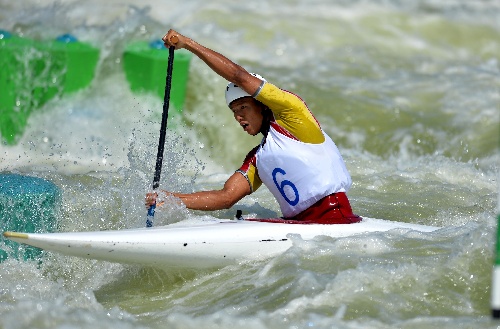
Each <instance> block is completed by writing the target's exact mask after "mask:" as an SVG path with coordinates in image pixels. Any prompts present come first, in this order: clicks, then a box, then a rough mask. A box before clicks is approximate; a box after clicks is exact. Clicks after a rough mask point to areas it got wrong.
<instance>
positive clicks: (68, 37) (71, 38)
mask: <svg viewBox="0 0 500 329" xmlns="http://www.w3.org/2000/svg"><path fill="white" fill-rule="evenodd" d="M56 40H57V41H59V42H65V43H70V42H77V41H78V39H77V38H76V37H75V36H74V35H72V34H69V33H67V34H63V35H60V36H58V37H57V38H56Z"/></svg>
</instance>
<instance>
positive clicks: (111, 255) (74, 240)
mask: <svg viewBox="0 0 500 329" xmlns="http://www.w3.org/2000/svg"><path fill="white" fill-rule="evenodd" d="M392 229H403V230H405V231H410V230H412V231H420V232H432V231H434V230H437V229H438V227H432V226H424V225H417V224H410V223H402V222H393V221H387V220H381V219H372V218H363V220H362V221H361V222H359V223H354V224H336V225H323V224H308V225H300V224H283V223H268V222H258V221H247V220H216V219H211V220H201V221H199V222H198V223H196V224H193V221H187V223H184V222H179V223H175V224H171V225H166V226H158V227H152V228H138V229H125V230H115V231H98V232H71V233H17V232H5V233H4V236H5V237H6V238H8V239H11V240H13V241H16V242H20V243H24V244H28V245H31V246H34V247H38V248H41V249H45V250H48V251H53V252H58V253H61V254H65V255H70V256H77V257H84V258H91V259H99V260H105V261H109V262H118V263H128V264H140V265H144V266H154V267H160V268H191V269H202V268H214V267H223V266H226V265H229V264H235V263H239V262H244V261H249V260H256V259H264V258H268V257H272V256H275V255H277V254H280V253H282V252H284V251H285V250H287V249H288V248H290V247H291V246H292V241H291V240H290V238H289V236H288V235H289V234H300V236H301V238H302V239H304V240H309V239H312V238H314V237H316V236H330V237H334V238H338V237H346V236H352V235H356V234H362V233H367V232H385V231H389V230H392Z"/></svg>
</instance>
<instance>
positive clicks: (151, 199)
mask: <svg viewBox="0 0 500 329" xmlns="http://www.w3.org/2000/svg"><path fill="white" fill-rule="evenodd" d="M157 197H158V193H156V192H150V193H147V194H146V200H145V202H144V204H145V205H146V209H149V208H150V207H151V206H153V205H155V204H156V198H157Z"/></svg>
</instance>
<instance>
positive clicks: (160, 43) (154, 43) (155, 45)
mask: <svg viewBox="0 0 500 329" xmlns="http://www.w3.org/2000/svg"><path fill="white" fill-rule="evenodd" d="M149 47H150V48H153V49H161V50H165V49H167V47H165V42H163V40H161V39H158V40H154V41H151V42H150V43H149Z"/></svg>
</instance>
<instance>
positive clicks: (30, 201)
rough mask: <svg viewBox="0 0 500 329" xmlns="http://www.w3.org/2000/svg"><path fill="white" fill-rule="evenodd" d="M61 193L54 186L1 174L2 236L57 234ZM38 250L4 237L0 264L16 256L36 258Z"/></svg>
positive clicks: (1, 238) (38, 254)
mask: <svg viewBox="0 0 500 329" xmlns="http://www.w3.org/2000/svg"><path fill="white" fill-rule="evenodd" d="M60 199H61V193H60V192H59V189H58V188H57V186H56V185H54V184H53V183H51V182H49V181H47V180H45V179H41V178H37V177H29V176H22V175H17V174H0V233H2V232H5V231H15V232H44V233H45V232H54V231H55V230H56V228H57V224H58V223H57V218H58V213H59V211H60V202H61V201H60ZM40 253H41V250H40V249H38V248H34V247H30V246H24V245H19V244H18V243H16V242H13V241H10V240H8V239H5V238H4V237H3V235H0V262H2V261H3V260H5V259H7V258H8V257H13V258H17V259H20V260H21V259H24V260H26V259H36V258H38V257H39V256H40Z"/></svg>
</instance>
